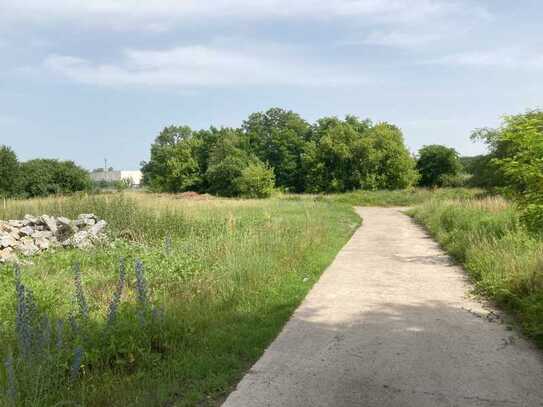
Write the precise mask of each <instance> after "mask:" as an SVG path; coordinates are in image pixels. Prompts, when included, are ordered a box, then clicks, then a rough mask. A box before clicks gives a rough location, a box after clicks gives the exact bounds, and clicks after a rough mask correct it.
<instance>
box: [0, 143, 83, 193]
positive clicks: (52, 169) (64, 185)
mask: <svg viewBox="0 0 543 407" xmlns="http://www.w3.org/2000/svg"><path fill="white" fill-rule="evenodd" d="M91 186H92V182H91V179H90V176H89V173H88V172H87V171H86V170H84V169H82V168H81V167H79V166H77V165H76V164H75V163H74V162H73V161H59V160H51V159H36V160H30V161H26V162H23V163H20V162H19V161H18V160H17V156H16V155H15V153H14V152H13V150H11V149H10V148H9V147H6V146H0V195H2V196H7V197H14V196H19V197H37V196H47V195H50V194H66V193H72V192H76V191H86V190H89V189H90V188H91Z"/></svg>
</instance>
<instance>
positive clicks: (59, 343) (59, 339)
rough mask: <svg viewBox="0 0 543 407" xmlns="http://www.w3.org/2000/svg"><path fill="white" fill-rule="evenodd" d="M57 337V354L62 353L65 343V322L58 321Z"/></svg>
mask: <svg viewBox="0 0 543 407" xmlns="http://www.w3.org/2000/svg"><path fill="white" fill-rule="evenodd" d="M56 337H57V352H59V353H60V352H62V347H63V342H64V321H63V320H62V319H59V320H58V321H57V327H56Z"/></svg>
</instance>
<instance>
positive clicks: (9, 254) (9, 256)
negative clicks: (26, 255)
mask: <svg viewBox="0 0 543 407" xmlns="http://www.w3.org/2000/svg"><path fill="white" fill-rule="evenodd" d="M14 261H17V256H16V255H15V253H13V249H12V248H11V247H6V248H5V249H0V264H1V263H8V262H14Z"/></svg>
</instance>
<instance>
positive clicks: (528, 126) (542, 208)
mask: <svg viewBox="0 0 543 407" xmlns="http://www.w3.org/2000/svg"><path fill="white" fill-rule="evenodd" d="M472 137H473V138H478V139H482V140H484V141H485V142H486V144H487V145H488V146H489V148H490V157H491V159H490V161H491V164H492V165H493V166H494V167H495V168H496V174H497V175H499V176H500V177H501V179H502V183H501V185H503V190H504V191H505V192H506V193H508V194H509V196H511V197H512V198H513V199H514V200H515V201H516V202H517V203H518V204H519V205H520V207H521V209H522V216H523V218H524V220H525V222H526V224H527V225H528V227H529V228H530V229H532V230H533V231H538V232H541V231H542V230H543V111H541V110H534V111H529V112H527V113H524V114H519V115H514V116H505V117H504V120H503V124H502V126H501V127H500V128H499V129H481V130H477V131H476V132H474V134H473V135H472Z"/></svg>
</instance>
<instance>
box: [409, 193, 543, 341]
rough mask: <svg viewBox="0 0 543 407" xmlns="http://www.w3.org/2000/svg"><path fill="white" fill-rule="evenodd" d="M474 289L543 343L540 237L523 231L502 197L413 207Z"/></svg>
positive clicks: (516, 214)
mask: <svg viewBox="0 0 543 407" xmlns="http://www.w3.org/2000/svg"><path fill="white" fill-rule="evenodd" d="M412 214H413V216H414V217H415V219H416V220H417V221H418V222H420V223H421V224H423V225H424V226H425V227H426V228H427V229H428V230H429V231H430V233H432V235H433V236H434V237H435V238H436V239H437V241H439V242H440V243H441V245H442V246H443V247H444V248H445V249H446V250H447V251H448V252H449V254H451V255H452V256H453V257H454V259H456V260H457V261H458V262H459V263H461V264H462V265H464V267H465V269H466V271H467V273H468V274H469V276H470V278H471V279H472V281H473V282H474V283H475V285H476V289H477V291H478V292H479V293H480V294H482V295H484V296H485V297H487V298H490V299H491V300H493V301H495V302H496V303H497V304H498V305H500V306H501V307H503V308H504V309H506V310H508V311H510V312H511V313H512V314H513V315H514V316H515V317H516V319H517V321H518V322H519V323H520V325H521V327H522V329H523V331H524V332H525V333H526V334H527V335H528V336H530V337H531V338H533V339H534V340H535V341H536V343H537V344H538V345H539V346H541V347H543V238H542V236H541V235H534V234H533V233H529V232H528V231H527V230H526V227H525V225H524V224H523V223H522V222H521V219H520V212H519V211H518V210H517V209H516V208H515V207H514V206H513V205H512V204H510V203H509V202H507V201H505V200H504V199H502V198H500V197H486V198H481V199H468V200H450V199H449V200H447V199H446V200H440V199H432V200H429V201H427V202H426V203H424V204H422V205H421V206H418V207H417V208H415V209H414V210H413V211H412Z"/></svg>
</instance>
